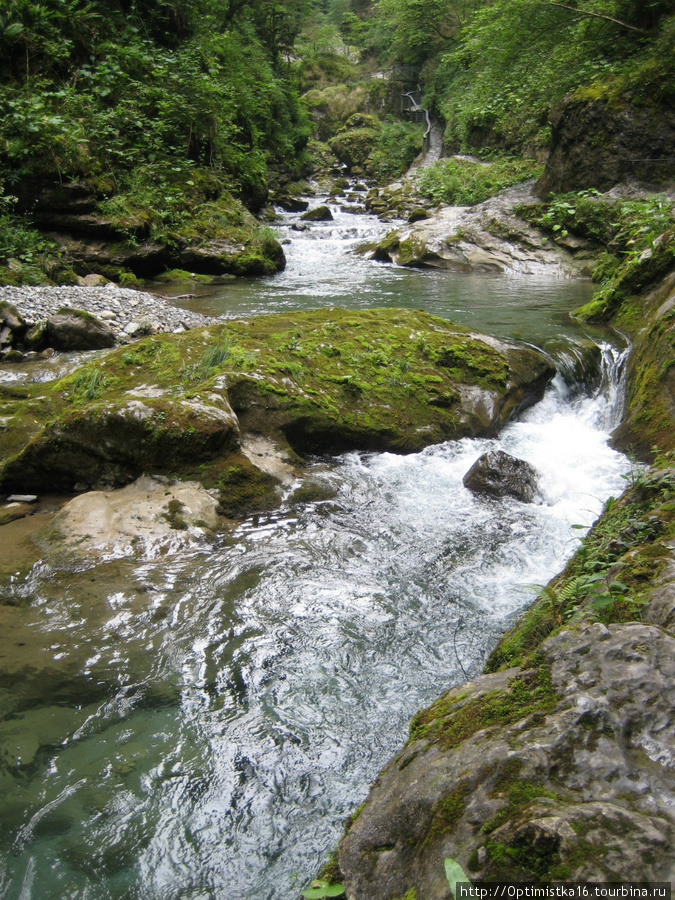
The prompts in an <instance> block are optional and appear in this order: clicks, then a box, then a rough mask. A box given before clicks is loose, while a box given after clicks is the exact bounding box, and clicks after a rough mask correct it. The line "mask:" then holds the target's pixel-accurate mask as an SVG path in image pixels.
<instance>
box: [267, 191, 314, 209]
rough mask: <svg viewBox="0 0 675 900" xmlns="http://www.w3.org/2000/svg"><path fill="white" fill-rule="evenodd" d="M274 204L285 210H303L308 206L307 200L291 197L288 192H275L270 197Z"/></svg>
mask: <svg viewBox="0 0 675 900" xmlns="http://www.w3.org/2000/svg"><path fill="white" fill-rule="evenodd" d="M272 203H274V205H275V206H280V207H281V208H282V209H284V210H286V212H305V210H306V209H307V208H308V207H309V201H308V200H303V199H302V198H301V197H293V196H291V195H290V194H277V195H276V196H274V197H273V198H272Z"/></svg>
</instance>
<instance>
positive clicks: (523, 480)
mask: <svg viewBox="0 0 675 900" xmlns="http://www.w3.org/2000/svg"><path fill="white" fill-rule="evenodd" d="M463 481H464V486H465V487H466V488H468V489H469V490H470V491H471V492H472V493H474V494H486V495H487V496H488V497H515V498H516V500H522V502H523V503H532V501H533V500H535V499H536V498H537V497H538V496H539V487H538V484H537V472H536V470H535V469H534V468H533V467H532V466H531V465H530V464H529V463H527V462H525V460H522V459H517V458H516V457H515V456H510V455H509V454H508V453H504V451H503V450H490V451H489V452H488V453H484V454H483V455H482V456H481V457H480V458H479V459H477V460H476V462H475V463H474V464H473V465H472V466H471V468H470V469H469V471H468V472H467V473H466V475H465V476H464V479H463Z"/></svg>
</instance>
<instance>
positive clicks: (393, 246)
mask: <svg viewBox="0 0 675 900" xmlns="http://www.w3.org/2000/svg"><path fill="white" fill-rule="evenodd" d="M532 187H533V183H532V182H530V183H526V184H520V185H515V186H514V187H511V188H507V189H506V190H504V191H501V192H500V193H499V194H497V195H495V196H494V197H490V198H489V199H488V200H485V201H484V202H483V203H479V204H477V205H476V206H471V207H465V206H441V207H440V208H439V209H437V210H436V211H435V212H434V213H433V214H432V215H430V216H428V217H427V218H425V219H420V220H419V221H415V222H414V223H412V224H408V225H406V226H404V227H403V228H400V229H399V230H397V231H394V232H391V233H390V234H388V235H387V236H386V237H385V238H384V240H382V241H380V243H379V244H378V245H377V247H376V248H374V249H373V250H372V251H371V256H372V258H373V259H376V260H378V261H380V262H393V263H395V264H396V265H399V266H409V267H418V268H440V269H450V270H452V271H456V272H467V273H468V272H493V273H509V274H513V275H558V276H559V275H579V274H590V269H591V268H592V264H593V263H592V259H589V258H588V257H589V253H588V251H587V250H586V248H585V247H584V248H583V250H579V249H578V248H577V249H574V250H571V249H569V248H565V247H561V246H557V245H555V244H554V243H552V242H550V241H549V240H548V238H547V236H546V235H545V234H544V233H543V232H541V231H539V230H538V229H537V228H535V227H534V226H533V225H530V224H529V223H527V222H525V221H524V220H523V219H522V218H520V216H518V215H517V214H516V212H515V210H516V209H517V208H518V207H523V206H529V205H534V204H535V203H536V202H537V200H536V198H535V196H534V194H533V192H532ZM371 208H373V211H377V210H376V209H375V208H374V207H372V202H371ZM577 253H578V255H577Z"/></svg>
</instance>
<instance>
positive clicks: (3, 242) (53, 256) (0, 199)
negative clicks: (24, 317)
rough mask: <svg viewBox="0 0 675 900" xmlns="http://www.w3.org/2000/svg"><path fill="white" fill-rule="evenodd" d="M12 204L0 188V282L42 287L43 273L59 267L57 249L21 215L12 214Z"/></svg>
mask: <svg viewBox="0 0 675 900" xmlns="http://www.w3.org/2000/svg"><path fill="white" fill-rule="evenodd" d="M14 202H15V198H14V197H12V196H7V195H5V194H4V192H3V190H2V185H0V283H4V284H35V285H40V284H46V283H47V281H48V276H47V273H48V272H51V271H54V269H56V268H57V267H58V266H59V256H58V248H57V246H56V244H55V243H54V242H53V241H50V240H48V239H46V238H45V237H44V236H43V235H41V234H40V232H39V231H37V229H35V228H33V227H31V225H30V222H29V220H28V219H27V218H26V217H25V216H17V215H14V214H13V213H12V205H13V203H14Z"/></svg>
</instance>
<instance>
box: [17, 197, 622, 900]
mask: <svg viewBox="0 0 675 900" xmlns="http://www.w3.org/2000/svg"><path fill="white" fill-rule="evenodd" d="M291 218H292V217H291ZM285 227H286V228H289V232H288V233H291V232H290V224H289V225H287V226H285ZM378 229H382V226H381V225H380V224H379V223H376V222H373V220H371V219H369V218H367V217H362V216H355V215H350V214H347V213H337V212H336V220H335V222H333V223H326V224H321V225H316V226H313V228H312V230H311V231H309V232H303V233H300V234H299V235H298V236H297V240H295V241H294V242H293V243H292V244H291V245H289V248H288V249H289V253H288V256H289V266H288V268H287V271H286V273H284V274H283V275H281V276H278V277H277V278H276V279H268V280H265V281H263V283H262V284H261V283H259V282H258V283H244V282H235V283H234V284H232V285H225V286H223V287H222V289H220V290H219V291H216V292H214V291H212V290H211V291H208V292H205V293H204V295H203V296H201V297H197V298H194V299H191V300H188V301H180V302H189V303H190V304H192V305H193V308H200V309H201V311H208V312H218V313H219V314H221V313H223V312H224V313H226V314H228V315H242V314H246V315H253V314H255V313H259V312H263V311H283V310H288V309H293V308H307V307H312V306H319V305H331V304H336V303H340V305H353V306H358V305H367V306H383V305H404V306H414V307H416V308H424V309H427V310H428V311H430V312H434V313H435V314H437V315H442V316H444V317H446V318H450V319H454V320H457V321H460V322H462V323H464V324H471V325H472V326H473V327H476V328H477V329H479V330H484V331H488V332H492V333H496V334H499V335H502V336H513V335H517V336H519V337H521V338H522V339H525V340H527V341H530V342H533V343H538V344H540V345H541V344H545V343H550V345H551V346H552V347H555V348H556V352H557V354H558V358H561V359H563V360H564V359H567V360H568V361H569V363H570V364H569V365H568V366H567V367H566V368H567V370H568V374H567V376H566V378H563V377H562V376H560V375H559V376H558V377H557V378H556V379H555V381H554V383H553V384H552V385H551V387H550V388H549V390H548V392H547V394H546V396H545V398H544V399H543V400H542V402H541V403H539V404H538V405H537V406H536V407H534V408H533V409H531V410H529V411H528V412H527V413H526V414H525V415H524V416H523V417H522V418H521V419H520V420H519V421H517V422H513V423H511V424H510V425H509V426H508V427H507V428H506V429H505V431H504V432H503V434H502V435H501V437H500V438H499V439H498V440H468V439H467V440H462V441H459V442H456V443H446V444H442V445H438V446H435V447H430V448H428V449H427V450H425V451H423V452H422V453H418V454H414V455H410V456H405V457H403V456H394V455H392V454H357V453H352V454H347V455H345V456H343V457H341V458H340V459H339V460H337V461H336V462H331V463H329V462H327V461H325V460H317V461H316V462H315V463H314V464H313V465H312V466H311V467H310V473H309V476H308V477H309V479H310V480H311V482H312V484H313V485H314V486H315V487H317V488H321V493H320V496H322V497H323V498H325V499H317V500H315V501H314V502H311V503H308V504H304V505H294V504H293V502H292V500H291V499H287V501H286V503H285V504H284V505H283V506H282V508H281V509H280V510H279V511H278V512H276V513H275V514H274V515H270V516H265V517H261V516H258V517H255V518H251V519H250V520H247V521H245V522H243V523H242V524H241V525H240V526H239V527H238V528H237V530H236V531H235V532H234V533H233V534H231V535H228V536H226V537H223V538H221V539H220V540H219V542H218V544H217V545H216V546H215V547H212V548H209V549H208V550H204V549H202V550H193V551H190V552H185V553H183V554H181V555H180V556H176V557H172V558H161V559H138V560H128V559H124V558H116V557H115V555H114V554H113V555H112V556H111V558H110V559H107V560H103V561H99V562H97V563H93V562H85V561H83V562H82V563H81V565H79V566H77V567H74V568H73V567H72V566H71V567H70V568H62V567H59V565H58V563H57V562H51V563H47V562H42V563H39V564H37V565H36V566H35V567H33V569H32V570H31V571H30V572H27V573H21V574H19V575H17V576H16V577H14V578H13V579H11V580H10V581H9V582H8V583H7V584H5V585H4V586H3V589H2V596H1V598H0V626H1V628H0V713H1V714H2V716H4V721H2V722H1V723H0V811H1V812H0V897H2V898H3V900H68V898H72V900H75V898H77V900H108V898H110V900H134V898H137V900H186V898H190V900H292V898H297V897H298V896H299V891H300V889H301V888H302V887H303V886H304V885H305V884H306V883H307V881H308V880H309V879H310V878H311V877H312V876H313V875H314V874H315V872H316V871H317V870H318V868H319V867H320V865H321V864H322V862H323V861H324V860H325V859H326V857H327V855H328V853H329V852H330V850H331V849H332V848H333V846H334V845H335V842H336V840H337V838H338V836H339V834H340V831H341V826H342V822H343V821H344V819H345V818H346V817H347V816H348V815H349V814H350V812H352V811H353V810H354V809H355V807H356V806H357V805H358V804H359V803H360V802H362V800H363V799H364V797H365V794H366V792H367V789H368V785H369V783H370V782H371V781H372V780H373V778H374V777H375V776H376V774H377V772H378V771H379V769H380V768H381V767H382V766H383V764H384V763H385V762H386V761H387V760H388V759H389V758H390V756H391V755H393V754H394V753H395V752H396V751H397V749H398V748H399V747H400V746H401V744H402V743H403V742H404V740H405V738H406V734H407V727H408V722H409V720H410V718H411V716H412V715H413V714H414V712H415V711H416V710H417V709H419V708H420V707H421V706H423V705H426V704H428V703H429V702H431V701H432V700H433V699H435V698H436V697H437V696H439V695H440V693H441V692H442V691H443V690H445V689H447V688H449V687H451V686H453V685H456V684H458V683H460V682H461V681H463V680H465V678H466V676H467V675H468V676H471V675H475V674H476V673H478V672H479V671H480V669H481V666H482V664H483V661H484V658H485V655H486V653H487V652H488V651H489V649H490V648H491V647H492V646H493V645H494V642H495V641H496V639H497V638H498V636H499V635H500V634H501V633H502V632H503V631H504V630H505V628H507V627H508V625H509V624H510V623H511V622H512V621H513V619H514V618H515V616H516V615H517V613H518V612H519V611H520V610H522V609H523V608H524V607H525V606H527V605H528V604H529V603H530V602H531V601H532V600H533V598H534V596H535V591H536V588H535V587H533V586H534V585H542V584H545V583H546V581H547V580H548V579H549V578H550V577H551V576H552V575H553V574H555V573H556V572H557V571H559V570H560V569H561V568H562V566H563V564H564V562H565V560H566V559H567V558H568V557H569V556H570V555H571V553H572V552H573V551H574V549H575V547H576V546H577V544H578V540H579V535H580V534H581V533H582V532H581V531H579V530H578V529H575V528H574V527H573V526H575V525H585V526H587V525H590V524H591V522H592V521H593V520H594V519H595V518H596V517H597V515H598V514H599V513H600V511H601V509H602V507H603V504H604V502H605V501H606V499H607V498H608V497H609V496H610V495H617V494H618V493H619V492H620V491H621V490H622V488H623V485H624V476H625V474H626V472H627V471H628V469H629V464H628V461H627V459H626V458H625V457H624V456H622V455H621V454H619V453H617V452H615V451H614V450H612V449H611V448H610V447H609V445H608V437H609V434H610V432H611V430H612V428H613V427H615V425H616V424H617V423H618V419H619V417H620V412H621V390H620V370H621V359H622V354H621V351H620V350H619V349H618V348H617V347H616V346H614V345H613V344H612V341H611V340H610V339H609V337H608V336H607V335H601V334H598V333H594V334H592V335H591V334H589V333H588V332H587V331H586V330H583V329H580V328H579V327H578V326H575V325H574V324H573V323H571V322H570V321H569V319H568V317H567V312H568V310H569V309H570V308H572V307H573V306H575V305H577V304H578V303H580V302H583V300H584V299H585V297H587V296H588V292H589V288H588V286H587V285H586V284H584V283H575V282H565V281H558V280H544V279H525V278H519V279H509V278H499V279H497V278H488V277H479V276H475V277H468V276H456V275H452V274H450V273H444V272H425V273H422V272H408V271H403V270H396V269H394V268H392V267H384V266H379V265H376V264H373V263H369V262H367V261H365V260H362V259H360V258H358V257H356V258H354V257H351V256H349V255H348V254H347V252H346V251H347V250H348V249H349V248H350V246H351V245H353V244H355V243H358V242H359V241H360V240H362V239H364V237H367V236H368V234H366V233H365V232H369V233H370V234H371V235H372V234H373V232H374V231H377V230H378ZM293 234H295V233H293ZM307 273H309V274H307ZM184 290H185V289H183V291H184ZM591 338H594V339H596V341H597V342H598V343H599V344H600V346H601V349H602V355H603V370H602V375H603V377H602V378H595V379H591V383H590V384H589V383H584V381H583V379H582V380H581V382H580V381H579V380H578V378H579V376H578V375H577V381H576V382H575V380H574V376H573V375H570V374H569V372H570V371H572V370H575V371H577V370H578V367H575V365H574V363H575V361H576V360H577V359H578V357H579V355H580V354H582V351H583V348H584V347H585V346H586V345H587V343H588V341H589V340H590V339H591ZM497 447H501V448H503V449H505V450H506V451H507V452H509V453H512V454H514V455H516V456H519V457H521V458H523V459H526V460H528V461H529V462H530V463H532V464H533V465H534V466H535V467H536V468H537V469H538V470H539V472H540V475H541V486H542V491H543V495H544V500H543V502H541V503H538V504H532V505H524V504H521V503H518V502H517V501H513V500H503V501H492V500H490V501H488V500H483V499H478V498H475V497H473V496H472V495H471V494H470V493H469V492H468V491H466V490H465V488H464V487H463V485H462V476H463V475H464V474H465V472H466V471H467V469H468V468H469V467H470V465H471V464H472V463H473V461H474V460H475V459H476V458H477V457H478V456H479V455H480V454H481V453H483V452H484V451H485V450H487V449H490V448H497Z"/></svg>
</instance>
